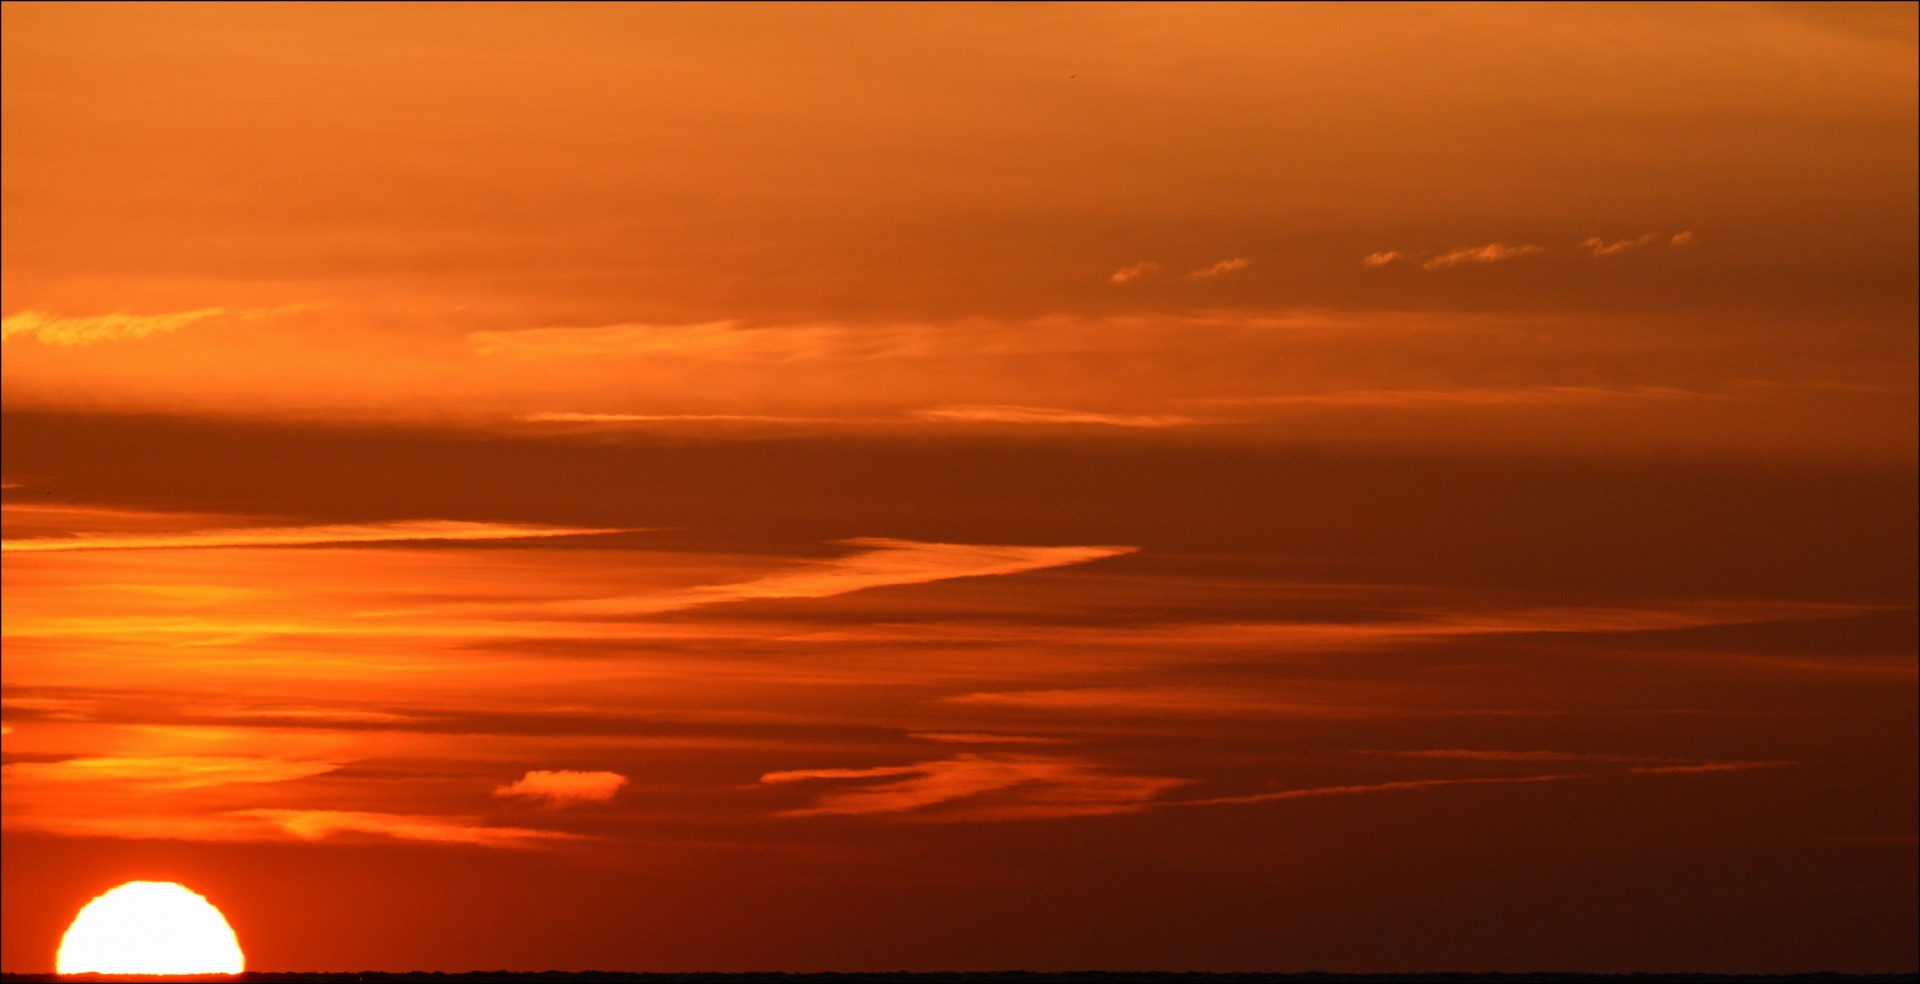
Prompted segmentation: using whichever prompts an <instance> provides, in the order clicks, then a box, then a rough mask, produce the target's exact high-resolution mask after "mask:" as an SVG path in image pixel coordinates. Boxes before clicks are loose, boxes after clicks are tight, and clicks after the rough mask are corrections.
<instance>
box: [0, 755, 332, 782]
mask: <svg viewBox="0 0 1920 984" xmlns="http://www.w3.org/2000/svg"><path fill="white" fill-rule="evenodd" d="M338 768H340V763H337V762H313V761H299V760H295V759H284V758H267V757H259V756H242V755H170V756H144V757H102V758H72V759H65V760H62V761H58V762H15V763H12V764H10V765H7V766H6V767H5V769H4V770H0V774H4V775H5V776H6V778H7V781H8V782H9V783H10V784H15V788H16V790H17V789H18V784H20V783H35V782H57V783H124V784H130V785H134V786H138V787H141V788H145V789H201V788H205V787H210V786H226V785H233V784H238V783H265V782H288V781H291V780H295V779H306V778H309V777H312V776H317V775H322V774H325V773H328V772H332V771H334V770H336V769H338Z"/></svg>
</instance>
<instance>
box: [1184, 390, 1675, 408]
mask: <svg viewBox="0 0 1920 984" xmlns="http://www.w3.org/2000/svg"><path fill="white" fill-rule="evenodd" d="M1709 395H1711V394H1707V393H1701V392H1698V391H1695V390H1688V389H1680V388H1677V387H1672V386H1512V387H1468V386H1463V387H1455V388H1450V389H1437V388H1436V389H1350V390H1330V391H1326V392H1320V393H1278V394H1273V395H1270V396H1245V397H1206V398H1197V399H1192V400H1188V401H1185V402H1188V403H1196V404H1212V405H1221V406H1330V407H1396V406H1405V407H1429V406H1444V405H1459V406H1506V405H1512V404H1535V403H1539V404H1584V403H1601V402H1609V401H1616V400H1678V399H1702V398H1705V397H1707V396H1709Z"/></svg>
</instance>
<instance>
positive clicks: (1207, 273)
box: [1187, 256, 1253, 280]
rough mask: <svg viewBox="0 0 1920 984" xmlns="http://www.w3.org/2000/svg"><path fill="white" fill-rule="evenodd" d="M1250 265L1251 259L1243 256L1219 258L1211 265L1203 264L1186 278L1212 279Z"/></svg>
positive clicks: (1251, 263)
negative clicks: (1219, 259) (1226, 258)
mask: <svg viewBox="0 0 1920 984" xmlns="http://www.w3.org/2000/svg"><path fill="white" fill-rule="evenodd" d="M1252 265H1253V261H1252V260H1249V259H1247V258H1246V257H1244V256H1236V257H1234V258H1233V259H1230V260H1221V261H1220V262H1218V263H1215V264H1213V265H1211V266H1204V267H1201V268H1200V269H1198V270H1194V271H1192V272H1190V273H1188V274H1187V279H1188V280H1212V279H1213V278H1215V277H1220V276H1225V275H1226V274H1229V273H1236V272H1238V271H1241V270H1245V269H1246V268H1247V267H1249V266H1252Z"/></svg>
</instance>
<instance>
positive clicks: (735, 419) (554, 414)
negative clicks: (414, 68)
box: [518, 411, 818, 424]
mask: <svg viewBox="0 0 1920 984" xmlns="http://www.w3.org/2000/svg"><path fill="white" fill-rule="evenodd" d="M518 419H520V420H524V421H526V422H528V423H535V424H658V423H688V422H692V423H702V422H713V423H766V424H771V423H816V422H818V421H817V420H815V419H814V418H807V417H775V416H769V415H766V414H754V413H575V412H571V411H543V412H541V413H523V414H521V415H520V417H519V418H518Z"/></svg>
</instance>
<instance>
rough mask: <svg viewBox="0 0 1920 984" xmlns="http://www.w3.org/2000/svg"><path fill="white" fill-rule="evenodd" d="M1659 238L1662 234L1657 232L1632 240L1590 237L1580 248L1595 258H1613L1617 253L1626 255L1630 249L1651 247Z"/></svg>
mask: <svg viewBox="0 0 1920 984" xmlns="http://www.w3.org/2000/svg"><path fill="white" fill-rule="evenodd" d="M1659 238H1660V234H1659V233H1657V232H1649V233H1646V234H1645V235H1641V236H1635V237H1633V238H1631V239H1614V240H1606V239H1602V238H1600V237H1599V236H1589V237H1587V239H1586V240H1585V241H1583V242H1581V244H1580V246H1581V248H1583V249H1585V250H1586V251H1587V252H1588V253H1591V254H1593V255H1594V256H1612V255H1614V254H1615V253H1624V252H1626V251H1627V250H1630V249H1639V248H1640V247H1642V246H1647V245H1650V244H1652V243H1654V242H1655V241H1657V240H1659Z"/></svg>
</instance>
